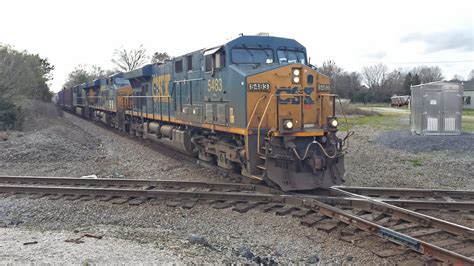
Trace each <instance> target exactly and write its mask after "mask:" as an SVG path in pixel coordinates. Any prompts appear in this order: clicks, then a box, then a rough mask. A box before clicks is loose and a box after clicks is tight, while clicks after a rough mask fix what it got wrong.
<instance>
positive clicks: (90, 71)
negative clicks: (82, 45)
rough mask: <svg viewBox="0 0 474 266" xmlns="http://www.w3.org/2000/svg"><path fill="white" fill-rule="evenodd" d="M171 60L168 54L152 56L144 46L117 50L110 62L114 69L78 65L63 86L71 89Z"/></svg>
mask: <svg viewBox="0 0 474 266" xmlns="http://www.w3.org/2000/svg"><path fill="white" fill-rule="evenodd" d="M170 58H171V57H170V55H169V54H168V53H166V52H155V53H153V54H152V55H151V56H150V55H149V54H148V51H147V50H146V49H145V48H144V47H143V45H140V46H139V47H138V48H135V49H126V48H123V47H122V48H119V49H115V51H114V53H113V56H112V59H111V60H110V61H111V62H112V63H113V64H114V69H109V70H105V69H103V68H101V67H99V66H97V65H92V66H87V65H77V66H76V67H75V68H74V70H73V71H72V72H70V73H69V74H68V76H67V79H66V82H65V83H64V85H63V86H64V87H65V88H71V87H72V86H74V85H77V84H82V83H85V82H89V81H93V80H96V79H100V78H104V77H108V76H110V75H112V74H114V73H116V72H119V71H120V72H128V71H132V70H135V69H137V68H140V67H142V66H143V65H145V64H148V63H163V62H164V61H165V60H168V59H170Z"/></svg>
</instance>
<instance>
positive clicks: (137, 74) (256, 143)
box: [57, 36, 344, 191]
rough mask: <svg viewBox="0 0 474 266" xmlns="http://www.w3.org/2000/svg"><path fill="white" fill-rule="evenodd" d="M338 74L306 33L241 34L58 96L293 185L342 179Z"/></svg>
mask: <svg viewBox="0 0 474 266" xmlns="http://www.w3.org/2000/svg"><path fill="white" fill-rule="evenodd" d="M335 97H336V96H335V95H333V94H330V93H329V78H328V77H327V76H324V75H322V74H320V73H319V72H318V71H316V70H315V69H314V68H312V67H311V66H310V64H309V63H308V61H307V55H306V49H305V47H304V46H302V45H301V44H299V43H298V42H297V41H295V40H292V39H286V38H278V37H270V36H240V37H238V38H236V39H234V40H232V41H229V42H227V43H225V44H223V45H219V46H216V47H213V48H210V49H202V50H198V51H195V52H191V53H188V54H185V55H183V56H178V57H175V58H173V60H167V61H165V62H164V63H160V64H149V65H146V66H144V67H142V68H140V69H136V70H133V71H130V72H127V73H118V74H115V75H112V76H110V77H109V78H107V79H99V80H95V81H93V82H88V83H85V84H78V85H76V86H74V87H72V88H65V89H64V90H62V91H61V92H59V94H58V101H57V104H58V105H59V106H60V107H61V108H63V109H65V110H68V111H70V112H72V113H75V114H78V115H80V116H83V117H86V118H89V119H93V120H97V121H101V122H102V123H104V124H107V125H109V126H111V127H114V128H117V129H120V130H122V131H128V132H130V134H133V135H136V136H139V137H143V138H147V139H152V140H154V141H157V142H159V143H162V144H164V145H167V146H169V147H172V148H174V149H177V150H180V151H181V152H184V153H187V154H191V155H193V156H196V157H198V158H199V159H200V160H202V161H205V162H207V163H210V164H216V165H217V166H219V167H222V168H224V169H227V170H230V171H235V172H238V173H240V174H242V175H243V176H246V177H249V178H254V179H258V180H261V181H264V182H267V183H269V184H271V185H273V186H278V187H279V188H281V189H282V190H285V191H300V190H312V189H317V188H328V187H330V186H333V185H339V184H341V183H343V176H344V156H343V141H342V140H341V139H339V138H338V137H337V136H336V132H337V129H338V128H337V126H338V120H337V118H336V117H335Z"/></svg>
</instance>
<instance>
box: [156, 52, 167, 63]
mask: <svg viewBox="0 0 474 266" xmlns="http://www.w3.org/2000/svg"><path fill="white" fill-rule="evenodd" d="M168 59H170V55H169V54H168V53H167V52H163V53H160V52H155V53H154V54H153V56H152V57H151V62H152V63H163V62H165V60H168Z"/></svg>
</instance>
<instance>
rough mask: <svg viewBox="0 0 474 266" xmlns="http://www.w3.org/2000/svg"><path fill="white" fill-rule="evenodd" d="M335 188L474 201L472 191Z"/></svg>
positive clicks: (357, 192)
mask: <svg viewBox="0 0 474 266" xmlns="http://www.w3.org/2000/svg"><path fill="white" fill-rule="evenodd" d="M334 188H337V189H340V190H343V191H347V192H351V193H355V194H359V195H366V196H371V197H372V196H384V197H404V196H405V197H406V196H410V197H419V198H427V197H433V198H438V197H439V198H443V197H446V196H447V197H450V198H452V199H453V200H454V199H474V191H472V190H444V189H416V188H385V187H348V186H335V187H334Z"/></svg>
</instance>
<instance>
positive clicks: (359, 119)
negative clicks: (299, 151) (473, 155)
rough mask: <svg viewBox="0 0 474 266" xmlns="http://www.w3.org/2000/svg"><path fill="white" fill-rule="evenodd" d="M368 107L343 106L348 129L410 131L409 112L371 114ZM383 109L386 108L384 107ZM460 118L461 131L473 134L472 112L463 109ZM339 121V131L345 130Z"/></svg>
mask: <svg viewBox="0 0 474 266" xmlns="http://www.w3.org/2000/svg"><path fill="white" fill-rule="evenodd" d="M380 106H383V105H380V104H379V105H375V104H374V105H371V106H370V107H380ZM366 107H369V106H368V105H365V106H364V105H358V104H356V105H352V104H351V105H349V106H348V107H347V106H344V109H345V110H350V112H348V113H349V115H348V117H347V120H348V123H349V128H352V127H353V126H360V125H362V126H363V125H368V126H372V127H374V128H375V129H379V130H410V124H409V121H410V120H409V115H410V112H409V110H407V111H405V112H400V111H401V110H399V109H398V110H397V109H393V112H392V109H390V108H383V109H380V110H379V109H377V108H376V109H375V110H376V112H373V111H372V112H371V111H370V110H371V108H366ZM385 107H387V106H386V105H385ZM361 109H362V110H363V111H366V113H364V112H361V111H360V110H361ZM462 115H463V117H462V131H463V132H470V133H474V110H472V109H471V110H470V109H464V110H463V114H462ZM339 116H340V118H339V121H340V122H341V126H340V130H341V131H345V130H347V124H346V123H345V121H344V118H343V117H342V116H341V115H339Z"/></svg>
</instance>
